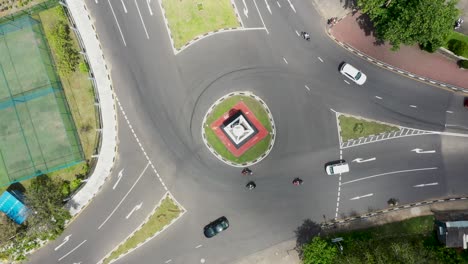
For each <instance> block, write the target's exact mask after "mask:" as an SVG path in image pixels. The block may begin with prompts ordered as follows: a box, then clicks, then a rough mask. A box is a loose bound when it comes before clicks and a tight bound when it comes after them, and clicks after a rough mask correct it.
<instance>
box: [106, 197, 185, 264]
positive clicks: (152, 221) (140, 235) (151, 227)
mask: <svg viewBox="0 0 468 264" xmlns="http://www.w3.org/2000/svg"><path fill="white" fill-rule="evenodd" d="M181 212H182V211H181V210H180V208H179V207H178V206H177V205H176V204H175V203H174V202H173V201H172V200H171V198H169V197H167V198H166V199H164V200H163V201H162V202H161V205H160V206H159V207H158V208H157V209H156V211H155V212H154V214H153V215H151V216H150V218H149V220H148V222H146V224H144V225H143V227H142V228H141V229H140V230H138V231H136V232H135V234H133V236H131V237H130V238H129V239H127V241H125V243H123V244H122V245H120V246H119V247H118V248H117V249H116V250H115V251H113V252H112V253H111V255H110V256H109V257H108V258H106V259H105V260H104V263H105V264H107V263H109V262H110V261H111V260H113V259H116V258H118V257H119V256H120V255H122V254H124V253H125V252H127V251H128V250H130V249H132V248H135V247H136V246H137V245H138V244H139V243H142V242H144V241H145V240H146V239H147V238H149V237H152V236H153V235H154V234H156V232H158V231H160V230H162V229H163V228H164V227H165V226H166V225H168V224H169V223H170V222H171V221H172V220H173V219H175V218H177V217H178V216H179V215H180V213H181Z"/></svg>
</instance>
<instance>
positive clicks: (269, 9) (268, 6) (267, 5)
mask: <svg viewBox="0 0 468 264" xmlns="http://www.w3.org/2000/svg"><path fill="white" fill-rule="evenodd" d="M265 4H266V7H267V9H268V12H270V15H272V14H273V13H271V8H270V5H269V4H268V2H267V0H265Z"/></svg>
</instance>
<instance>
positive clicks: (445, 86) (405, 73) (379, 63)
mask: <svg viewBox="0 0 468 264" xmlns="http://www.w3.org/2000/svg"><path fill="white" fill-rule="evenodd" d="M350 13H352V12H349V13H348V14H346V15H345V16H344V17H342V18H339V19H338V21H337V22H339V21H341V20H342V19H343V18H345V17H346V16H348V15H349V14H350ZM332 27H333V26H327V28H326V33H327V35H328V36H329V37H330V38H331V39H332V40H334V41H335V42H336V43H338V44H339V45H340V46H341V47H343V48H344V49H346V50H347V51H349V52H351V53H353V54H355V55H357V56H358V57H361V58H362V59H363V60H366V61H368V62H370V63H373V64H375V65H377V66H379V67H381V68H384V69H386V70H389V71H392V72H394V73H397V74H400V75H403V76H405V77H408V78H411V79H413V80H416V81H421V82H425V83H427V84H429V85H433V86H436V87H440V88H443V89H447V90H449V91H453V92H463V93H468V89H465V88H461V87H458V86H455V85H451V84H448V83H444V82H440V81H436V80H433V79H431V78H428V77H424V76H420V75H417V74H414V73H411V72H408V71H406V70H403V69H400V68H398V67H395V66H392V65H390V64H387V63H385V62H383V61H380V60H377V59H375V58H373V57H371V56H369V55H367V54H365V53H362V52H361V51H359V50H358V49H356V48H354V47H353V46H351V45H349V44H347V43H344V42H341V41H339V40H338V39H336V38H335V37H334V36H333V35H332V34H331V32H330V29H331V28H332Z"/></svg>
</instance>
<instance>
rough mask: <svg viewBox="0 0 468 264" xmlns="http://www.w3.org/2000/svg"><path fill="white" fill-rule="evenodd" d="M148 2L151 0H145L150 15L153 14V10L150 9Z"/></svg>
mask: <svg viewBox="0 0 468 264" xmlns="http://www.w3.org/2000/svg"><path fill="white" fill-rule="evenodd" d="M150 3H151V0H146V4H147V5H148V10H149V13H150V15H151V16H153V10H151V6H150Z"/></svg>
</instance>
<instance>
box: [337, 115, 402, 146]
mask: <svg viewBox="0 0 468 264" xmlns="http://www.w3.org/2000/svg"><path fill="white" fill-rule="evenodd" d="M338 120H339V125H340V136H341V139H342V141H343V142H346V141H348V140H351V139H358V138H360V137H368V136H370V135H378V134H381V133H388V132H394V131H398V130H400V129H399V128H398V127H396V126H391V125H386V124H382V123H377V122H372V121H367V120H363V119H359V118H355V117H351V116H346V115H340V116H339V117H338Z"/></svg>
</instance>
